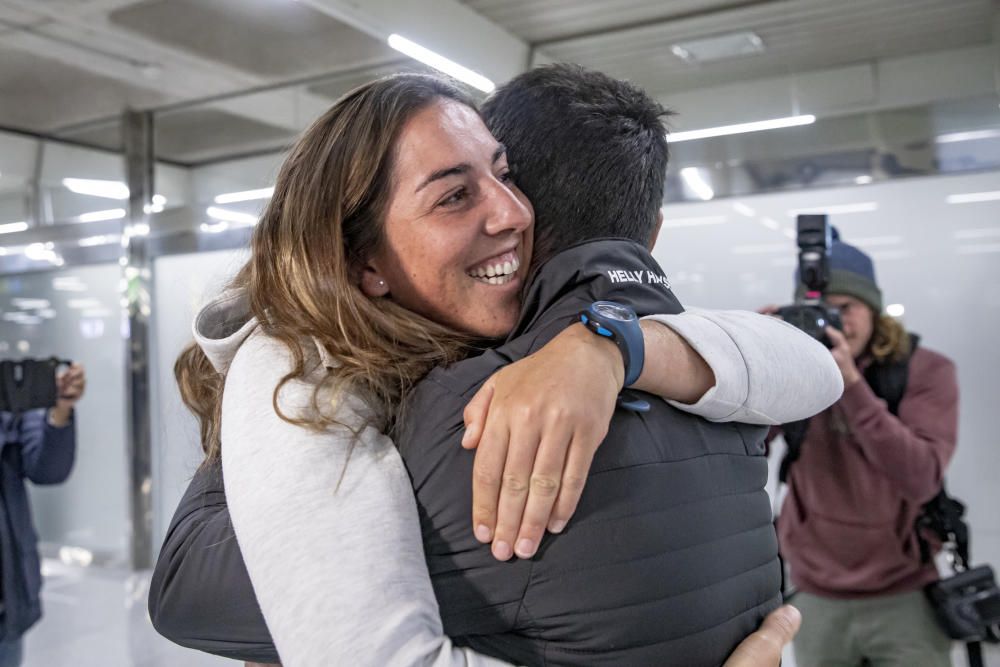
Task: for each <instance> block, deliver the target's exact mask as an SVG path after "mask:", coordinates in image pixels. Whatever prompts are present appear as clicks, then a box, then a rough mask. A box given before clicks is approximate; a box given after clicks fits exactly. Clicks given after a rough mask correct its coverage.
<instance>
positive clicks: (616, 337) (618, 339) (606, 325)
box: [580, 301, 645, 387]
mask: <svg viewBox="0 0 1000 667" xmlns="http://www.w3.org/2000/svg"><path fill="white" fill-rule="evenodd" d="M599 308H603V309H604V311H605V313H607V312H609V308H610V310H611V311H614V312H615V313H616V315H615V316H610V315H609V316H604V315H602V314H601V312H600V310H599ZM580 322H582V323H583V325H584V326H586V327H587V328H588V329H590V330H591V331H593V332H594V333H595V334H597V335H598V336H603V337H605V338H609V339H611V340H612V341H613V342H614V343H615V345H617V346H618V349H619V350H620V351H621V353H622V358H623V360H624V362H625V383H624V386H626V387H628V386H630V385H632V384H635V382H636V381H637V380H638V379H639V376H640V375H641V374H642V367H643V363H644V360H645V342H644V341H643V337H642V329H641V327H640V326H639V318H638V317H636V314H635V311H633V310H632V309H631V308H629V307H628V306H623V305H622V304H618V303H615V302H612V301H595V302H594V303H593V304H591V305H590V307H589V308H588V309H587V310H585V311H583V312H581V313H580Z"/></svg>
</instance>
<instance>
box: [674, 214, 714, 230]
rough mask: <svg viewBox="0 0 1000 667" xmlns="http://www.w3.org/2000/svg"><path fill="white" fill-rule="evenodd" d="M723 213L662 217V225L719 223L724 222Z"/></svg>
mask: <svg viewBox="0 0 1000 667" xmlns="http://www.w3.org/2000/svg"><path fill="white" fill-rule="evenodd" d="M726 220H727V218H726V216H724V215H707V216H704V217H701V218H674V219H670V218H666V217H665V218H664V220H663V226H664V227H671V228H673V227H701V226H703V225H721V224H723V223H724V222H726Z"/></svg>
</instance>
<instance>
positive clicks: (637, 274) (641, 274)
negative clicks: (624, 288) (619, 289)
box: [608, 269, 670, 289]
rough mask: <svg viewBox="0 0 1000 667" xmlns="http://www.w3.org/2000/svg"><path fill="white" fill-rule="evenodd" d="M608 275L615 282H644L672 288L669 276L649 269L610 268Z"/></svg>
mask: <svg viewBox="0 0 1000 667" xmlns="http://www.w3.org/2000/svg"><path fill="white" fill-rule="evenodd" d="M608 277H609V278H611V282H613V283H642V284H645V285H663V286H664V287H666V288H667V289H670V281H669V280H667V277H666V276H664V275H660V274H657V273H653V272H652V271H649V270H639V271H623V270H621V269H610V270H609V271H608Z"/></svg>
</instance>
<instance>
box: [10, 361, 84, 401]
mask: <svg viewBox="0 0 1000 667" xmlns="http://www.w3.org/2000/svg"><path fill="white" fill-rule="evenodd" d="M71 363H72V362H71V361H68V360H66V359H59V358H57V357H50V358H48V359H21V360H20V361H14V360H5V361H0V411H3V412H13V413H20V412H24V411H25V410H34V409H37V408H52V407H55V405H56V400H58V398H59V395H58V394H59V392H58V389H57V388H56V371H57V370H58V369H59V367H60V366H69V365H70V364H71Z"/></svg>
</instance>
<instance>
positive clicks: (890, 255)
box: [868, 250, 911, 260]
mask: <svg viewBox="0 0 1000 667" xmlns="http://www.w3.org/2000/svg"><path fill="white" fill-rule="evenodd" d="M910 255H911V253H910V251H909V250H873V251H871V252H870V253H868V256H869V257H871V258H872V259H881V260H885V259H906V258H907V257H910Z"/></svg>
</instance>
